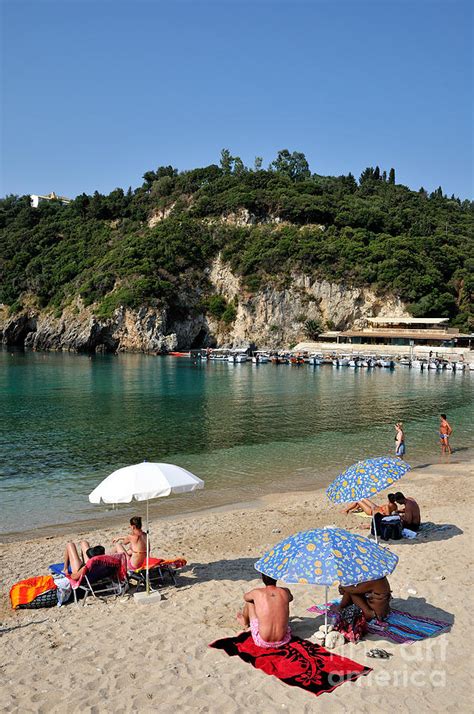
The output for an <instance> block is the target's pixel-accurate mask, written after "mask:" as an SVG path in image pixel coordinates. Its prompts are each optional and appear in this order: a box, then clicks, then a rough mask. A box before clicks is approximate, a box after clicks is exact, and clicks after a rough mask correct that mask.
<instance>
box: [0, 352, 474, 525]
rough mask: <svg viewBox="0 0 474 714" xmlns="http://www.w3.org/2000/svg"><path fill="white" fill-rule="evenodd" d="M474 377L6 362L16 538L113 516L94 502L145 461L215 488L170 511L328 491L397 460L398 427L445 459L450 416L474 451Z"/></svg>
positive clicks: (154, 363)
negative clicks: (109, 482) (377, 459)
mask: <svg viewBox="0 0 474 714" xmlns="http://www.w3.org/2000/svg"><path fill="white" fill-rule="evenodd" d="M473 376H474V375H469V374H465V375H462V374H453V373H436V372H428V373H420V372H415V371H413V370H410V369H408V368H398V369H396V370H395V371H393V372H392V371H389V370H382V369H376V370H362V369H361V370H351V369H348V368H345V369H344V368H343V369H334V368H332V367H329V366H322V367H309V366H302V367H291V366H287V365H279V366H275V365H271V364H268V365H259V366H255V365H251V364H241V365H230V364H227V363H223V364H219V363H214V362H213V363H205V362H204V363H198V364H193V363H192V361H190V360H188V359H173V358H156V357H146V356H142V355H122V356H118V357H112V356H103V357H102V356H97V357H93V358H91V357H89V356H78V355H62V354H21V353H15V354H10V353H8V352H0V396H1V425H0V448H1V453H2V461H1V464H0V479H1V480H0V483H1V484H2V516H3V518H2V522H3V524H2V525H3V530H4V532H9V531H11V530H20V529H21V528H31V527H35V526H38V525H41V524H50V523H55V522H58V521H61V522H63V521H68V520H75V519H80V518H89V517H93V516H100V515H101V510H100V509H97V507H92V506H91V505H90V504H89V503H88V501H87V494H88V493H89V492H90V491H91V490H92V489H93V488H94V486H95V485H96V484H97V483H98V482H99V481H100V480H101V479H102V478H104V477H105V476H106V475H107V474H108V473H110V472H111V471H112V470H114V469H115V468H118V467H120V466H123V465H126V464H130V463H134V462H137V461H141V460H143V459H147V460H153V461H170V462H174V463H178V464H180V465H182V466H185V467H186V468H188V469H190V470H191V471H194V472H195V473H196V474H197V475H199V476H200V477H202V478H203V479H204V480H205V481H206V490H205V491H204V492H202V493H200V494H197V495H196V496H192V497H190V496H184V497H179V498H175V499H167V503H166V506H164V505H162V503H160V510H161V511H162V512H167V511H169V510H170V508H175V509H176V508H186V507H189V506H190V504H193V506H195V505H196V504H197V505H204V504H205V503H213V504H214V503H219V502H222V501H223V500H227V501H230V500H245V499H249V498H253V497H255V496H257V495H260V494H261V493H264V492H268V491H275V490H285V489H289V488H300V487H301V488H305V487H310V486H317V485H321V484H323V483H326V482H327V481H329V480H330V479H331V478H333V477H334V476H335V475H336V473H337V471H338V469H339V468H340V467H342V466H344V465H348V464H350V463H352V462H353V461H355V460H357V459H358V458H364V457H367V456H374V455H378V454H383V453H391V452H392V451H393V439H394V430H393V424H394V422H395V421H398V420H402V421H403V422H405V425H406V432H407V445H408V460H409V461H410V462H412V463H417V462H421V461H422V460H425V461H426V460H427V459H428V460H429V459H433V458H436V456H437V453H438V452H437V449H438V446H437V441H436V439H437V429H438V416H439V413H440V412H444V411H445V412H447V413H448V415H449V417H450V419H451V420H452V422H453V425H454V429H455V432H454V435H453V444H454V446H455V447H456V446H463V447H470V446H472V445H473V444H474V433H473V429H472V425H471V422H470V416H471V415H472V379H473ZM184 499H187V500H186V502H185V500H184Z"/></svg>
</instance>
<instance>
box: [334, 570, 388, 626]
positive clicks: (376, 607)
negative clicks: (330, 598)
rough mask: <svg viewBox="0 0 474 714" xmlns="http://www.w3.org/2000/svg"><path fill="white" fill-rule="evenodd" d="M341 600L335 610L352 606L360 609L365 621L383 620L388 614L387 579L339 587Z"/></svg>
mask: <svg viewBox="0 0 474 714" xmlns="http://www.w3.org/2000/svg"><path fill="white" fill-rule="evenodd" d="M339 592H340V594H341V595H342V600H341V602H340V604H339V605H338V607H337V609H342V608H344V607H347V606H348V605H351V604H354V605H357V606H358V607H360V609H361V610H362V612H363V613H364V615H365V619H366V620H372V619H373V618H374V617H376V618H377V620H383V619H384V618H385V617H387V615H388V613H389V612H390V598H391V590H390V585H389V582H388V580H387V578H380V579H379V580H369V581H368V582H366V583H359V585H340V586H339Z"/></svg>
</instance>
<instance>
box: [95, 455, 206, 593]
mask: <svg viewBox="0 0 474 714" xmlns="http://www.w3.org/2000/svg"><path fill="white" fill-rule="evenodd" d="M201 488H204V481H202V480H201V479H200V478H198V477H197V476H195V475H194V474H192V473H191V472H190V471H186V469H183V468H181V466H175V465H174V464H162V463H153V462H148V461H143V462H142V463H140V464H133V465H132V466H124V467H123V468H121V469H117V471H114V472H113V473H111V474H110V475H109V476H107V478H105V479H104V480H103V481H102V482H101V483H100V484H99V485H98V486H96V488H95V489H94V490H93V491H92V493H90V494H89V501H90V502H91V503H131V502H132V501H146V521H147V524H146V538H147V545H146V553H147V564H148V558H149V553H150V541H149V528H148V502H149V501H150V500H151V499H153V498H162V497H164V496H169V495H170V494H172V493H189V492H190V491H196V490H197V489H201ZM146 591H147V593H148V592H149V591H150V583H149V571H148V568H147V571H146Z"/></svg>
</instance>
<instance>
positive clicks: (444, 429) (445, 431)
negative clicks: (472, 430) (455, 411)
mask: <svg viewBox="0 0 474 714" xmlns="http://www.w3.org/2000/svg"><path fill="white" fill-rule="evenodd" d="M440 418H441V421H440V423H439V443H440V444H441V453H442V454H452V453H453V452H452V451H451V446H450V443H449V437H450V436H451V434H452V433H453V430H452V429H451V425H450V424H449V422H448V420H447V418H446V414H441V416H440Z"/></svg>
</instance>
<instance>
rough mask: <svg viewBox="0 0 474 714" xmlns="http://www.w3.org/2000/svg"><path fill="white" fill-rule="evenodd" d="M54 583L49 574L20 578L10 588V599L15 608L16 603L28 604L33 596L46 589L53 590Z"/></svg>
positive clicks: (54, 587)
mask: <svg viewBox="0 0 474 714" xmlns="http://www.w3.org/2000/svg"><path fill="white" fill-rule="evenodd" d="M55 589H56V584H55V582H54V579H53V578H52V576H51V575H38V576H37V577H35V578H28V579H27V580H20V582H19V583H15V585H13V587H12V588H11V589H10V600H11V602H12V607H13V609H14V610H15V609H16V608H17V607H18V605H28V604H29V603H30V602H32V601H33V600H34V599H35V597H38V595H41V594H42V593H45V592H46V591H47V590H55Z"/></svg>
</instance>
